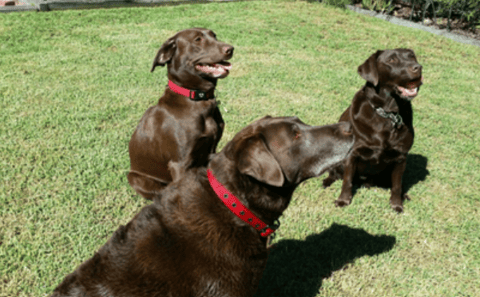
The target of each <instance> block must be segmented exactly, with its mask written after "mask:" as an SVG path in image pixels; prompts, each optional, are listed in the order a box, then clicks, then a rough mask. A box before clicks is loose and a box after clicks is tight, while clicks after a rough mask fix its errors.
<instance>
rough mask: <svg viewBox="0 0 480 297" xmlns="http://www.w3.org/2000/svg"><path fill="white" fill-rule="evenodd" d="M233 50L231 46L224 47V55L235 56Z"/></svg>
mask: <svg viewBox="0 0 480 297" xmlns="http://www.w3.org/2000/svg"><path fill="white" fill-rule="evenodd" d="M233 49H234V48H233V46H231V45H227V46H224V47H223V53H224V54H225V55H231V54H233Z"/></svg>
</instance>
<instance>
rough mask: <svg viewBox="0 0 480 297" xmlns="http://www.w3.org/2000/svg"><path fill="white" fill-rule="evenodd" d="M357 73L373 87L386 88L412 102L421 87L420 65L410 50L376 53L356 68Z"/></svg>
mask: <svg viewBox="0 0 480 297" xmlns="http://www.w3.org/2000/svg"><path fill="white" fill-rule="evenodd" d="M358 73H359V74H360V76H361V77H363V78H364V79H365V80H367V82H369V83H371V84H373V85H374V86H375V87H380V88H386V89H388V90H389V91H391V92H394V93H396V94H397V95H398V96H399V97H400V98H403V99H406V100H412V99H413V98H415V96H417V94H418V91H419V88H420V85H422V81H423V77H422V65H420V64H419V63H418V62H417V58H416V57H415V53H414V52H413V50H411V49H404V48H398V49H394V50H383V51H377V52H376V53H375V54H373V55H371V56H370V58H368V59H367V60H366V61H365V62H364V63H363V64H362V65H360V66H359V67H358Z"/></svg>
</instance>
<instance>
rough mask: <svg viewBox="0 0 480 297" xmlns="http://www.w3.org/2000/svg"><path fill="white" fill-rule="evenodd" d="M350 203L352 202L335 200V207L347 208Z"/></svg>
mask: <svg viewBox="0 0 480 297" xmlns="http://www.w3.org/2000/svg"><path fill="white" fill-rule="evenodd" d="M350 202H351V200H345V199H337V200H335V206H337V207H345V206H347V205H350Z"/></svg>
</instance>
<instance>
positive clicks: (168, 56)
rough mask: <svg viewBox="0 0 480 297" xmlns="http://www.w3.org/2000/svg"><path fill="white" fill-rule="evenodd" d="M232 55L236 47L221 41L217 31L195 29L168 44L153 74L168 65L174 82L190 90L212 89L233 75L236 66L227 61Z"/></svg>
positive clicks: (169, 74) (178, 34)
mask: <svg viewBox="0 0 480 297" xmlns="http://www.w3.org/2000/svg"><path fill="white" fill-rule="evenodd" d="M232 56H233V46H231V45H229V44H226V43H224V42H221V41H218V40H217V37H216V35H215V33H214V32H213V31H211V30H208V29H203V28H192V29H187V30H183V31H180V32H178V33H177V34H175V35H174V36H173V37H171V38H169V39H168V40H167V41H165V43H164V44H163V45H162V47H161V48H160V49H159V50H158V52H157V55H156V56H155V59H154V60H153V65H152V69H151V70H150V71H154V70H155V67H157V66H165V64H167V65H168V66H167V67H168V78H169V79H170V80H172V81H173V82H175V83H177V84H179V85H181V86H183V87H186V88H190V89H202V88H203V89H208V88H211V87H212V86H211V84H212V83H213V85H215V83H216V80H217V79H218V78H224V77H226V76H227V75H228V74H229V71H230V69H231V68H232V65H231V64H230V63H229V62H227V60H229V59H230V58H231V57H232ZM209 82H210V83H209Z"/></svg>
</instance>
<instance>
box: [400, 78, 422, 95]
mask: <svg viewBox="0 0 480 297" xmlns="http://www.w3.org/2000/svg"><path fill="white" fill-rule="evenodd" d="M422 82H423V76H422V77H421V78H420V79H417V80H414V81H411V82H409V83H408V84H407V85H406V86H405V87H401V86H397V90H398V92H399V95H400V96H402V97H403V98H406V99H409V100H412V99H413V98H415V96H417V95H418V88H419V87H420V86H421V85H422Z"/></svg>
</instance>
